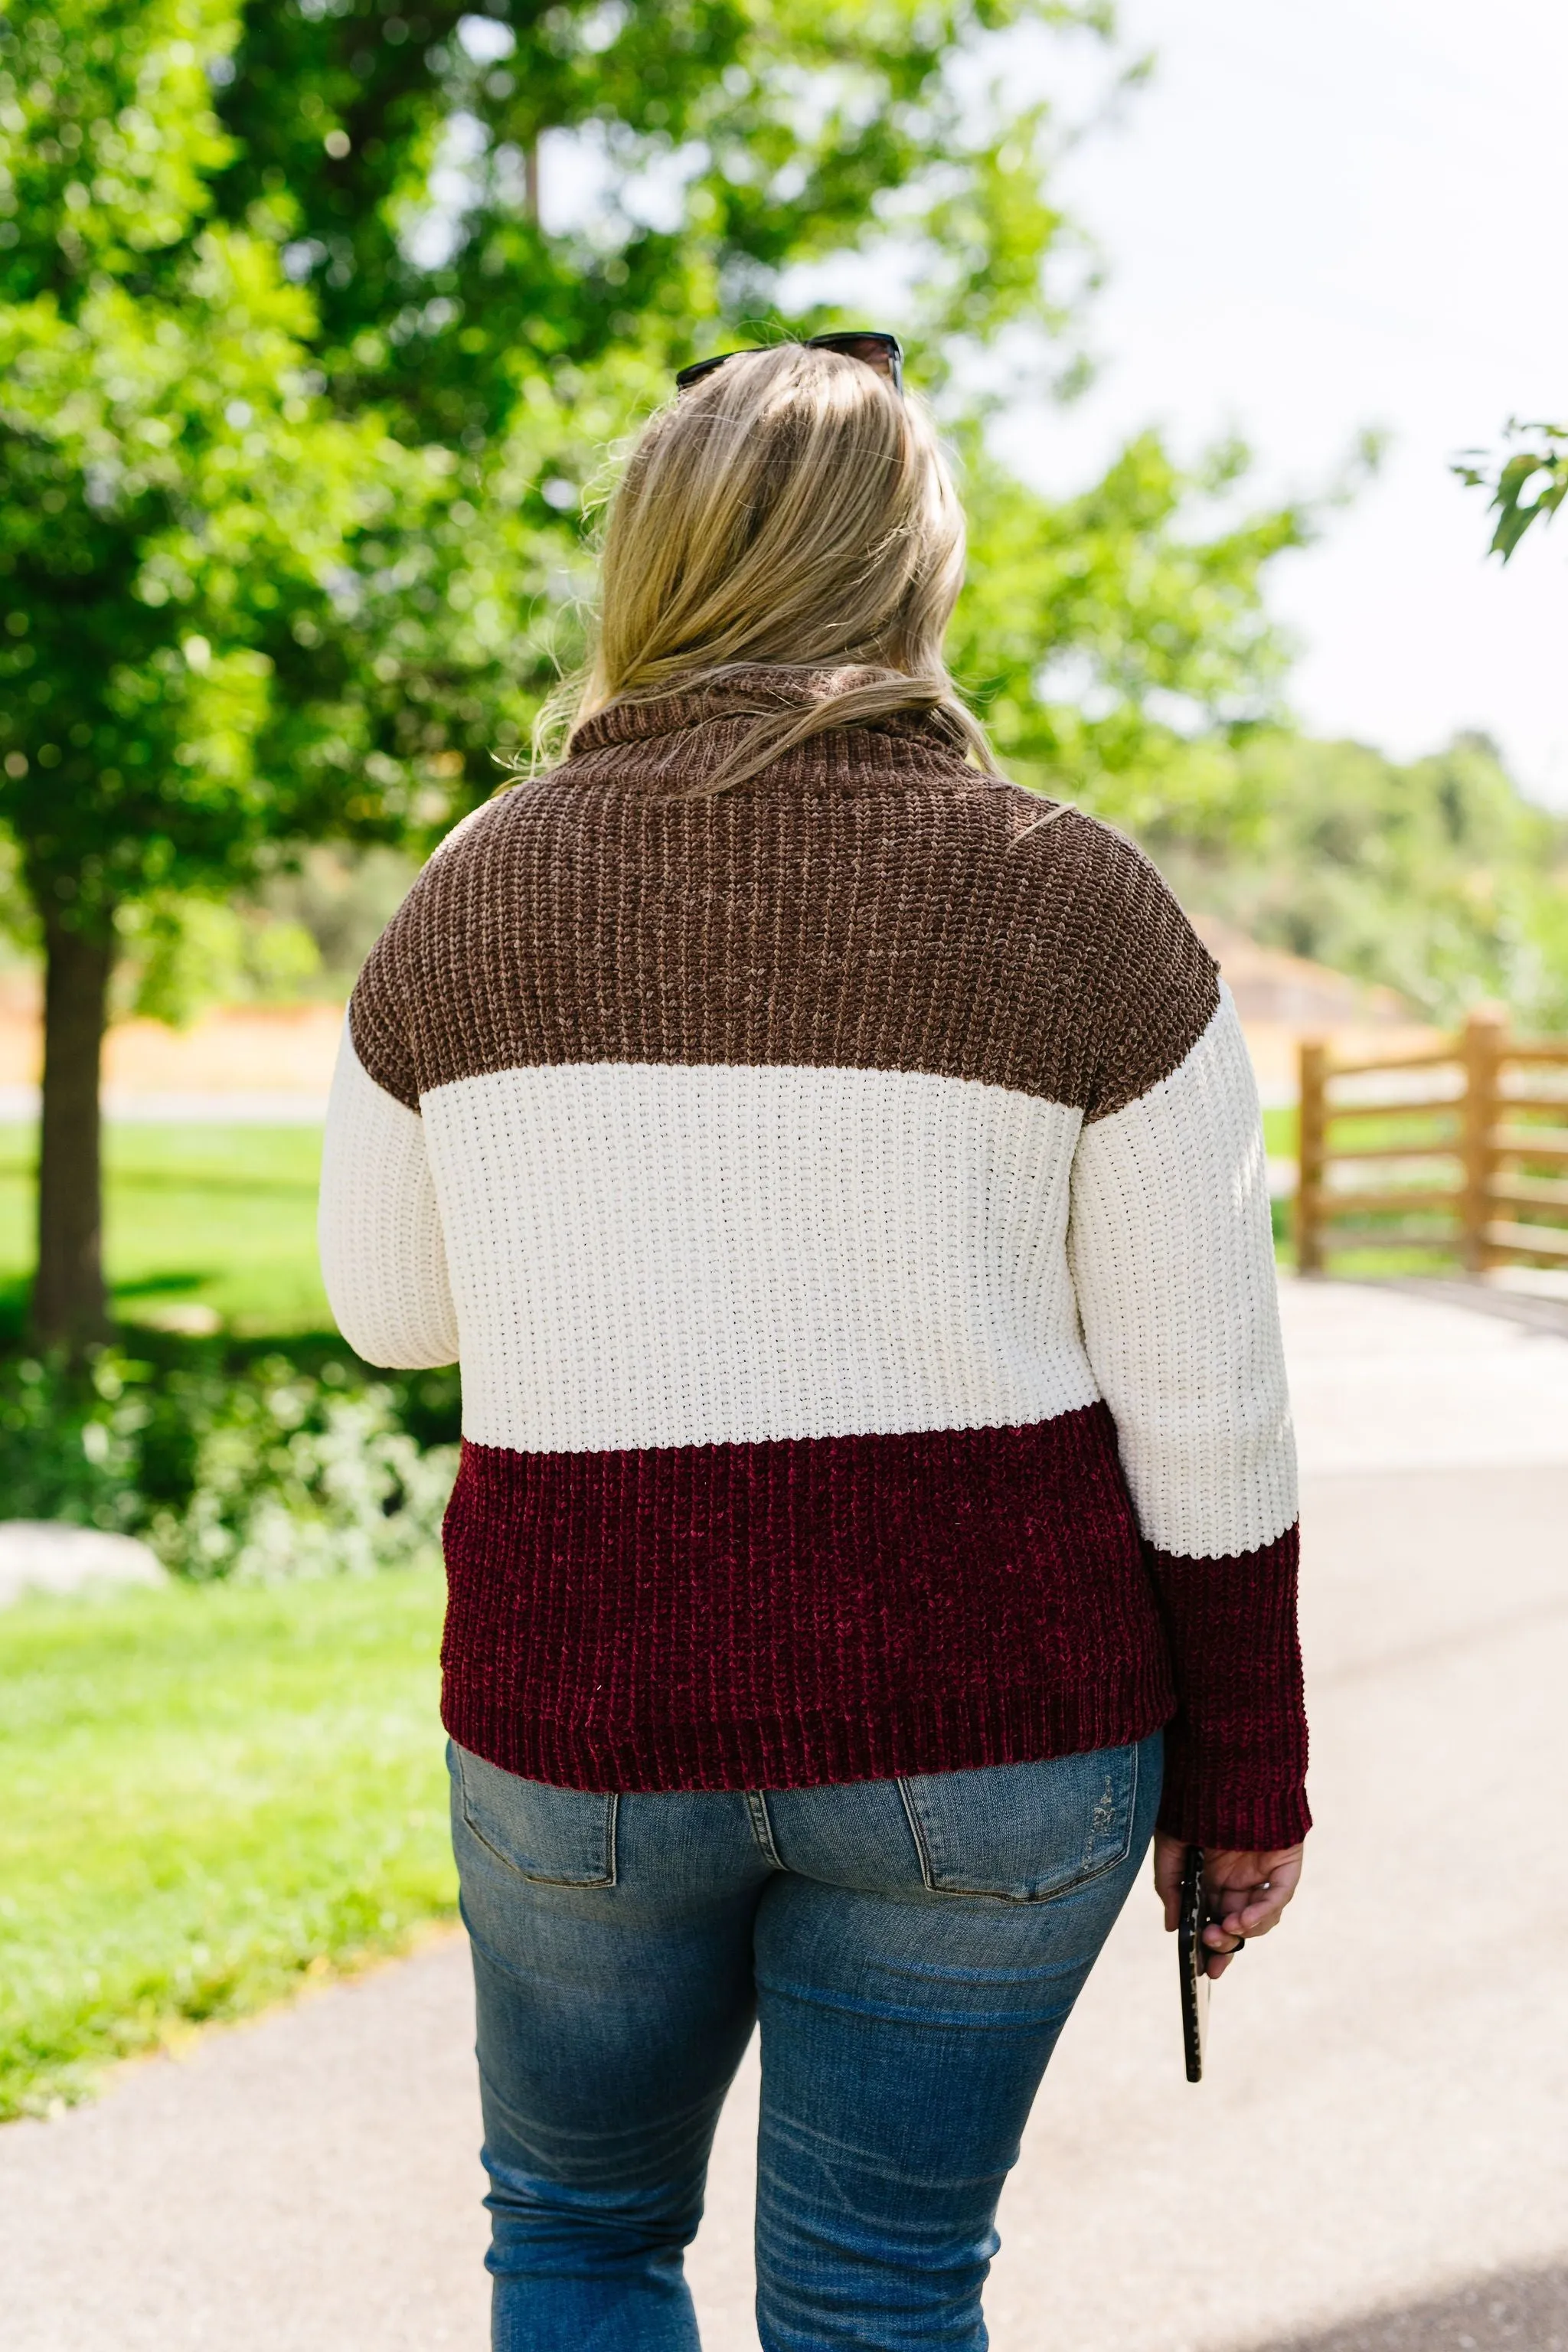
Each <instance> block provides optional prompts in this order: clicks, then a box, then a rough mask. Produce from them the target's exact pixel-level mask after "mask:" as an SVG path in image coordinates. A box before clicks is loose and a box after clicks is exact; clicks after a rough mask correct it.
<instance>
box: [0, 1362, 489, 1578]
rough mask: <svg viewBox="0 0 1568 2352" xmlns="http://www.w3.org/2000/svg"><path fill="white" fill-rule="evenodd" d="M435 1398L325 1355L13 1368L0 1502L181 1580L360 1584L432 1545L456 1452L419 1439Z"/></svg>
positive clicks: (5, 1377)
mask: <svg viewBox="0 0 1568 2352" xmlns="http://www.w3.org/2000/svg"><path fill="white" fill-rule="evenodd" d="M447 1402H448V1400H447V1391H441V1390H437V1391H434V1392H431V1393H424V1392H419V1391H416V1392H415V1393H413V1394H410V1393H408V1392H407V1391H406V1389H403V1390H400V1389H399V1388H398V1387H396V1386H394V1385H391V1384H388V1383H386V1382H384V1381H374V1380H372V1379H370V1378H369V1377H368V1376H367V1375H366V1374H365V1373H364V1372H363V1369H362V1368H358V1367H356V1366H353V1365H350V1364H345V1363H344V1362H343V1361H342V1360H341V1359H338V1358H333V1357H330V1356H329V1357H328V1358H327V1359H326V1360H324V1361H321V1362H320V1363H318V1364H317V1365H315V1366H313V1367H307V1366H305V1365H302V1364H300V1362H298V1361H296V1360H292V1359H290V1358H289V1357H287V1356H284V1355H280V1354H278V1353H276V1352H272V1353H268V1354H266V1355H263V1356H259V1357H258V1358H256V1359H254V1360H249V1361H243V1362H240V1363H234V1362H232V1361H226V1360H224V1359H223V1358H222V1357H221V1356H216V1355H213V1354H211V1353H210V1352H209V1353H207V1354H205V1355H203V1354H201V1353H200V1352H198V1351H192V1353H191V1354H190V1356H189V1357H187V1358H185V1359H184V1360H182V1359H180V1358H178V1357H176V1358H174V1360H172V1361H166V1362H164V1363H163V1364H161V1365H160V1364H158V1363H155V1362H149V1361H146V1360H142V1359H141V1358H139V1357H133V1356H132V1355H130V1354H128V1353H127V1352H125V1351H124V1350H123V1349H118V1348H105V1349H99V1350H97V1351H96V1352H95V1353H94V1355H93V1356H92V1358H91V1359H90V1360H89V1362H88V1364H87V1365H86V1366H85V1367H83V1368H79V1369H76V1370H72V1369H71V1368H70V1367H68V1366H67V1365H64V1364H61V1363H51V1362H45V1361H40V1360H38V1359H37V1358H30V1357H23V1358H20V1359H16V1358H13V1359H12V1360H9V1361H8V1362H5V1363H0V1494H4V1496H5V1506H4V1507H5V1512H6V1514H7V1516H10V1517H25V1518H57V1519H68V1520H74V1521H76V1522H77V1523H78V1524H79V1525H83V1526H88V1527H101V1528H115V1529H118V1530H120V1531H121V1532H123V1533H125V1534H128V1535H135V1536H140V1537H141V1538H142V1539H143V1540H144V1541H145V1542H147V1543H149V1544H150V1545H151V1546H152V1547H153V1550H154V1551H155V1552H156V1553H157V1554H158V1557H159V1558H160V1559H162V1560H163V1562H164V1564H165V1566H166V1567H168V1568H169V1569H171V1570H173V1571H174V1573H175V1574H176V1575H179V1576H183V1577H187V1578H190V1579H192V1580H207V1579H211V1578H215V1577H233V1578H237V1579H241V1580H246V1581H252V1582H266V1581H271V1580H277V1579H279V1578H283V1577H292V1576H321V1575H328V1574H338V1573H347V1574H357V1575H363V1574H368V1573H370V1572H372V1571H373V1570H376V1569H380V1568H387V1567H394V1566H397V1565H400V1564H402V1563H404V1562H405V1561H410V1560H413V1559H418V1558H420V1557H422V1556H426V1555H427V1554H429V1553H430V1552H431V1551H432V1550H433V1549H434V1548H435V1546H436V1544H437V1539H438V1536H439V1530H440V1521H441V1513H442V1510H443V1508H444V1507H445V1504H446V1498H447V1493H448V1491H449V1489H450V1486H451V1483H452V1477H453V1474H454V1470H455V1466H456V1464H455V1449H454V1448H453V1447H452V1446H451V1445H450V1444H444V1443H434V1444H431V1443H425V1444H421V1442H420V1439H421V1437H422V1436H425V1437H426V1438H427V1437H428V1435H429V1434H430V1433H431V1431H432V1429H433V1427H435V1426H437V1425H438V1424H440V1423H443V1422H446V1421H447V1418H448V1413H447ZM411 1423H412V1424H414V1425H413V1426H412V1427H411V1426H410V1424H411ZM421 1423H423V1427H420V1424H421Z"/></svg>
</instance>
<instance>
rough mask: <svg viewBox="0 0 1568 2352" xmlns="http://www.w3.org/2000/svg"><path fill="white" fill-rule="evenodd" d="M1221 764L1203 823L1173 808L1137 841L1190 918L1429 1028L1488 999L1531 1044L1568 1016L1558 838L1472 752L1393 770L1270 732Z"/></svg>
mask: <svg viewBox="0 0 1568 2352" xmlns="http://www.w3.org/2000/svg"><path fill="white" fill-rule="evenodd" d="M1230 757H1231V760H1232V761H1233V764H1234V767H1235V771H1236V776H1235V783H1234V786H1233V789H1232V792H1231V793H1230V794H1229V796H1228V798H1227V799H1226V800H1225V801H1224V802H1221V803H1216V805H1215V809H1214V811H1213V812H1212V815H1211V818H1210V821H1209V822H1207V823H1206V824H1205V814H1204V813H1203V812H1202V811H1201V810H1198V809H1196V808H1194V806H1192V805H1191V804H1189V805H1187V806H1176V807H1173V809H1171V810H1170V811H1168V812H1167V813H1165V814H1163V815H1162V816H1159V817H1157V818H1156V819H1155V821H1154V822H1153V824H1152V825H1151V827H1150V828H1149V830H1148V833H1147V836H1146V837H1147V840H1148V845H1149V846H1150V848H1151V849H1152V851H1153V852H1154V854H1155V855H1156V856H1157V857H1158V858H1159V860H1160V863H1161V865H1162V866H1163V868H1164V870H1165V872H1166V874H1167V875H1168V876H1169V877H1170V878H1171V880H1172V881H1173V884H1174V885H1175V886H1176V887H1177V888H1178V890H1179V891H1180V893H1181V895H1182V896H1183V897H1184V899H1185V900H1186V901H1187V903H1188V904H1190V905H1192V906H1194V907H1200V908H1204V909H1205V910H1206V911H1207V912H1209V913H1211V914H1215V915H1220V916H1224V917H1226V919H1229V920H1230V921H1231V922H1233V923H1237V924H1238V925H1240V926H1241V927H1242V928H1243V929H1246V930H1247V931H1248V932H1250V933H1251V935H1252V936H1253V937H1254V938H1255V939H1259V940H1264V941H1266V942H1268V944H1270V945H1272V946H1276V947H1280V948H1284V949H1287V950H1289V951H1290V952H1291V953H1293V954H1296V955H1304V956H1310V957H1312V958H1313V959H1314V960H1315V961H1318V962H1321V963H1326V964H1329V965H1331V967H1332V968H1333V969H1334V970H1335V971H1342V972H1348V973H1350V974H1352V975H1353V976H1354V977H1356V978H1358V979H1361V980H1364V981H1367V982H1381V983H1382V984H1384V985H1385V986H1388V987H1392V988H1395V989H1397V990H1398V991H1399V992H1401V994H1402V995H1404V996H1405V998H1406V999H1407V1000H1408V1001H1409V1003H1411V1004H1412V1005H1413V1006H1414V1007H1415V1008H1416V1010H1417V1011H1418V1012H1419V1013H1421V1014H1423V1015H1424V1016H1425V1017H1426V1019H1428V1020H1434V1021H1443V1022H1451V1021H1455V1020H1458V1019H1461V1018H1462V1017H1463V1015H1464V1013H1465V1012H1466V1011H1467V1010H1468V1007H1469V1006H1470V1005H1472V1004H1474V1003H1479V1002H1480V1001H1482V1000H1485V999H1488V998H1496V997H1501V998H1504V999H1505V1000H1506V1001H1507V1002H1508V1003H1510V1004H1511V1005H1513V1006H1514V1007H1515V1008H1517V1010H1518V1011H1519V1012H1520V1013H1521V1014H1522V1015H1523V1017H1524V1018H1525V1019H1526V1020H1527V1021H1530V1022H1535V1023H1539V1024H1541V1025H1542V1027H1551V1026H1555V1025H1560V1024H1562V1023H1563V1020H1564V1018H1565V1017H1568V822H1565V821H1564V820H1563V818H1562V817H1561V816H1558V815H1555V814H1552V812H1551V811H1549V810H1546V809H1542V808H1540V807H1537V806H1535V805H1534V804H1533V803H1531V802H1530V801H1528V800H1526V799H1525V797H1524V795H1523V794H1522V793H1521V792H1520V790H1519V788H1518V786H1517V785H1516V784H1515V783H1514V782H1513V781H1512V779H1511V778H1510V776H1509V774H1508V772H1507V771H1506V770H1505V769H1504V767H1503V766H1502V763H1501V761H1500V758H1499V756H1498V753H1497V751H1496V748H1495V746H1494V745H1492V744H1491V743H1489V742H1488V741H1487V740H1486V739H1485V738H1484V737H1481V736H1477V735H1462V736H1459V737H1458V738H1457V739H1456V740H1455V741H1454V742H1452V743H1451V744H1449V745H1448V746H1447V749H1446V750H1444V751H1438V752H1435V753H1433V754H1432V755H1431V756H1430V757H1429V758H1426V759H1424V760H1415V761H1409V762H1407V763H1402V762H1398V761H1393V760H1389V759H1386V758H1384V755H1383V753H1382V752H1380V751H1373V749H1372V748H1371V747H1370V746H1368V745H1366V744H1363V743H1323V742H1314V741H1311V740H1303V739H1302V738H1301V737H1300V736H1295V735H1292V734H1290V733H1289V732H1287V731H1284V730H1262V731H1260V732H1259V733H1258V734H1257V735H1256V736H1254V737H1252V738H1251V739H1250V740H1247V741H1246V742H1244V743H1242V744H1241V745H1239V746H1237V748H1236V750H1235V751H1233V752H1232V753H1231V754H1230Z"/></svg>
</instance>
